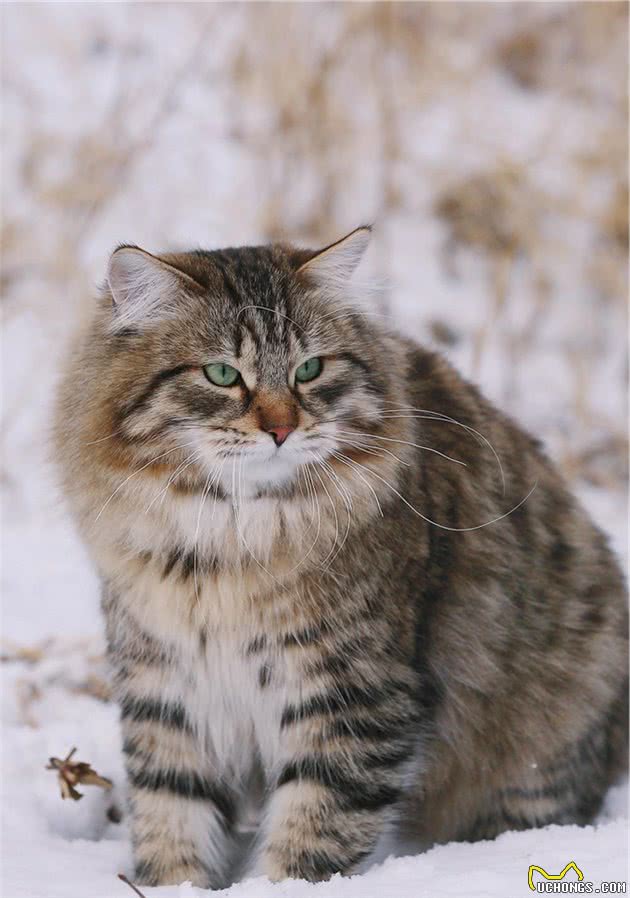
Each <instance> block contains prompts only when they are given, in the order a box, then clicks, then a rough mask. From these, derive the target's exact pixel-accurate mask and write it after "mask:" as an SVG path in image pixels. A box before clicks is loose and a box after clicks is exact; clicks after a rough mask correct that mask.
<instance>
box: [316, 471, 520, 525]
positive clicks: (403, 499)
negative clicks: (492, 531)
mask: <svg viewBox="0 0 630 898" xmlns="http://www.w3.org/2000/svg"><path fill="white" fill-rule="evenodd" d="M333 454H334V455H335V456H336V457H338V458H340V456H339V455H337V454H336V453H333ZM345 458H346V460H347V461H351V459H348V458H347V456H345ZM354 464H356V465H358V466H359V467H361V468H363V470H364V471H366V472H367V473H369V474H372V476H373V477H376V479H377V480H380V481H381V483H384V484H385V486H386V487H388V488H389V489H390V490H391V491H392V492H393V493H395V495H396V496H398V498H399V499H400V500H401V501H402V502H403V503H404V504H405V505H406V506H407V507H408V508H409V509H410V510H411V511H413V513H414V514H416V515H417V516H418V517H419V518H422V520H423V521H426V522H427V524H431V525H432V526H434V527H439V528H440V530H448V531H450V532H452V533H470V532H471V531H473V530H481V529H482V528H483V527H489V526H490V525H491V524H496V523H497V522H498V521H502V520H503V519H504V518H507V517H509V515H511V514H513V513H514V512H515V511H517V510H518V509H519V508H520V507H521V506H522V505H524V504H525V502H527V500H528V499H529V497H530V496H531V495H532V493H533V492H534V490H535V489H536V487H537V486H538V480H536V481H535V483H534V485H533V486H532V488H531V489H530V491H529V492H528V493H527V495H526V496H524V497H523V498H522V499H521V501H520V502H518V503H517V504H516V505H515V506H514V507H513V508H511V509H510V510H509V511H506V512H505V513H504V514H501V515H498V516H497V517H496V518H492V519H491V520H490V521H485V522H484V523H483V524H476V525H475V526H474V527H448V526H447V525H445V524H439V523H438V522H437V521H433V520H431V518H428V517H427V516H426V515H423V514H422V512H420V511H418V509H417V508H415V507H414V506H413V505H412V504H411V502H409V501H408V500H407V499H405V497H404V496H403V495H402V493H399V492H398V490H397V489H396V487H394V486H392V485H391V483H389V481H387V480H385V478H384V477H381V475H380V474H377V473H376V471H372V470H371V468H368V467H366V466H365V465H361V464H360V463H359V462H354Z"/></svg>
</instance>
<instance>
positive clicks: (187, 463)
mask: <svg viewBox="0 0 630 898" xmlns="http://www.w3.org/2000/svg"><path fill="white" fill-rule="evenodd" d="M198 459H199V453H198V452H193V453H192V454H191V455H189V456H187V458H185V459H184V461H183V462H182V463H181V465H179V466H178V467H177V468H175V470H174V471H173V473H172V474H171V476H170V477H169V478H168V480H167V482H166V486H165V487H163V488H162V489H161V490H160V491H159V493H158V494H157V495H156V496H155V497H154V498H153V499H151V501H150V502H149V504H148V505H147V507H146V508H145V510H144V513H145V514H148V512H149V511H151V508H152V507H153V505H154V504H155V503H156V502H157V501H158V499H160V498H162V499H164V496H166V493H167V492H168V488H169V486H170V485H171V484H172V483H173V482H174V480H175V478H176V477H177V475H178V474H181V473H182V472H183V471H185V470H187V469H188V468H189V467H190V466H191V465H194V463H195V462H196V461H197V460H198Z"/></svg>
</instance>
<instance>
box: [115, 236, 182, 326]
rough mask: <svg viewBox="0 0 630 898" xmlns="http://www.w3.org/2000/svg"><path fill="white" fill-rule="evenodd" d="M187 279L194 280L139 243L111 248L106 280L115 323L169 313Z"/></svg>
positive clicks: (162, 315) (165, 315)
mask: <svg viewBox="0 0 630 898" xmlns="http://www.w3.org/2000/svg"><path fill="white" fill-rule="evenodd" d="M186 281H190V282H191V283H194V282H192V279H191V278H189V277H188V276H187V275H185V274H183V273H182V272H179V271H177V269H176V268H173V267H172V266H171V265H168V264H167V263H166V262H162V260H161V259H158V258H156V257H155V256H152V255H151V254H150V253H147V252H145V251H144V250H142V249H139V248H138V247H135V246H121V247H119V248H118V249H116V250H114V252H113V253H112V255H111V258H110V260H109V265H108V268H107V284H108V286H109V289H110V292H111V294H112V299H113V300H114V311H115V317H114V327H115V328H116V329H118V328H121V327H126V326H128V325H130V324H137V323H139V322H141V321H149V320H155V319H156V318H158V317H159V318H163V317H168V316H169V314H172V313H173V311H174V309H175V308H176V306H177V298H178V295H179V294H180V293H181V288H182V287H183V286H184V283H185V282H186Z"/></svg>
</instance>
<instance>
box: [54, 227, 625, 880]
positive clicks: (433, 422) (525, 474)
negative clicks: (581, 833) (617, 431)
mask: <svg viewBox="0 0 630 898" xmlns="http://www.w3.org/2000/svg"><path fill="white" fill-rule="evenodd" d="M368 239H369V228H359V229H358V230H356V231H354V232H353V233H351V234H350V235H349V236H347V237H345V238H344V239H342V240H340V241H338V242H337V243H335V244H332V245H331V246H328V247H326V248H325V249H323V250H320V251H317V252H314V251H305V250H299V249H295V248H292V247H289V246H279V245H274V246H260V247H245V248H240V249H226V250H222V251H213V252H206V251H199V250H196V251H194V252H189V253H181V254H168V255H162V256H160V257H156V256H152V255H149V254H148V253H146V252H143V251H142V250H140V249H138V248H136V247H128V246H123V247H120V248H119V249H117V250H116V251H115V252H114V254H113V255H112V257H111V261H110V263H109V271H108V277H107V284H106V288H105V289H104V290H103V292H102V295H101V297H100V300H99V301H98V303H97V304H96V305H95V311H94V316H93V320H92V321H91V323H90V325H89V327H88V328H87V330H86V331H85V333H84V334H83V336H82V337H81V339H80V341H79V342H78V343H77V344H76V347H75V350H74V353H73V356H72V359H71V360H70V362H69V364H68V366H67V372H66V374H65V378H64V380H63V383H62V387H61V391H60V399H59V403H58V408H57V416H56V447H57V448H56V453H57V459H58V463H59V465H60V468H61V471H62V475H63V483H64V489H65V493H66V495H67V497H68V498H69V500H70V504H71V507H72V509H73V513H74V516H75V520H76V521H77V524H78V527H79V529H80V532H81V534H82V536H83V538H84V540H85V542H86V544H87V546H88V548H89V550H90V552H91V555H92V558H93V560H94V564H95V565H96V567H97V568H98V572H99V575H100V578H101V580H102V596H103V598H102V602H103V609H104V612H105V617H106V621H107V636H108V645H109V655H110V659H111V663H112V665H113V668H114V677H115V684H116V689H117V694H118V700H119V703H120V709H121V717H122V729H123V736H124V745H123V751H124V753H125V756H126V762H127V770H128V778H129V788H130V796H131V800H130V805H131V815H132V833H133V844H134V851H135V860H136V865H137V867H136V875H137V877H138V879H139V880H140V881H141V882H143V883H149V884H151V883H152V884H156V883H176V882H181V881H182V880H186V879H188V880H192V881H193V883H195V884H199V885H210V886H213V887H218V886H222V885H225V884H226V883H228V882H229V881H230V877H231V876H233V875H234V869H235V863H237V861H238V860H239V859H238V858H237V857H236V855H237V854H238V851H237V850H236V849H237V847H238V846H239V845H240V841H239V824H240V823H241V822H242V820H243V816H244V814H245V813H246V810H247V806H248V802H249V801H250V799H251V798H252V796H254V797H257V798H258V799H259V804H260V806H261V810H262V814H261V821H262V822H261V823H260V827H259V832H258V836H257V839H256V840H255V842H254V847H253V849H252V850H251V854H250V857H249V860H248V863H247V864H246V865H244V867H243V870H244V871H245V872H248V871H249V872H262V873H265V874H267V875H268V876H270V877H271V878H272V879H281V878H284V877H304V878H306V879H310V880H320V879H325V878H327V877H329V876H330V875H331V874H333V873H334V872H336V871H341V872H343V873H348V872H351V871H353V870H356V869H357V868H359V867H360V865H361V862H364V863H365V861H366V860H367V859H369V857H370V856H371V855H372V853H373V850H374V849H375V846H377V843H379V840H380V839H381V838H382V837H383V836H384V834H385V833H389V837H391V836H392V833H393V835H394V836H395V835H396V833H398V834H399V835H400V833H401V831H402V832H404V833H405V834H406V835H409V833H413V835H414V836H415V837H417V838H418V839H419V840H421V841H423V842H425V843H426V842H439V841H446V840H451V839H464V840H465V839H469V840H473V839H487V838H492V837H494V836H496V835H497V834H498V833H500V832H502V831H504V830H507V829H524V828H527V827H532V826H542V825H545V824H548V823H570V822H577V823H586V822H587V821H589V820H591V819H592V818H593V815H594V814H595V813H596V812H597V810H598V808H599V807H600V803H601V801H602V797H603V795H604V793H605V791H606V788H607V786H608V785H609V784H610V783H611V782H612V780H613V778H614V777H615V776H616V774H617V773H618V771H619V770H621V769H622V767H623V765H624V764H625V751H626V744H627V726H626V716H625V715H626V713H627V651H628V650H627V612H626V600H625V590H624V584H623V579H622V576H621V574H620V571H619V569H618V566H617V564H616V562H615V560H614V558H613V556H612V555H611V552H610V551H609V549H608V548H607V545H606V540H605V539H604V537H603V536H602V534H601V533H600V531H599V530H598V529H597V528H596V527H595V526H594V525H593V523H592V522H591V521H590V520H589V518H588V516H587V515H586V514H585V512H584V511H583V509H582V508H581V507H580V506H579V504H578V503H577V502H576V501H575V499H573V498H572V496H571V495H570V494H569V493H568V492H567V490H566V488H565V486H564V485H563V483H562V480H561V478H560V476H559V475H558V473H557V472H556V470H555V469H554V468H553V466H552V465H551V464H550V463H549V461H548V460H547V459H546V458H545V456H544V455H543V454H542V453H541V451H540V449H539V447H538V445H537V443H536V441H535V440H533V439H532V438H531V437H529V436H528V435H527V434H525V433H524V432H523V431H522V430H520V429H519V428H518V427H517V426H516V425H515V424H514V423H513V422H512V421H510V420H509V418H507V417H506V416H505V415H503V414H502V413H500V412H499V411H497V410H496V409H495V408H493V407H492V406H491V405H490V404H489V403H488V402H487V401H486V400H485V399H484V398H483V397H482V396H481V395H480V394H479V392H478V391H477V390H476V389H475V387H473V386H471V385H470V384H469V383H467V382H466V381H465V380H463V379H462V378H461V377H460V376H459V375H458V374H457V373H456V372H455V371H454V370H453V368H452V367H451V366H450V365H449V364H448V363H447V362H446V361H444V359H442V358H440V357H439V356H438V355H436V354H434V353H433V352H429V351H427V350H425V349H423V348H421V347H420V346H418V345H416V344H415V343H413V342H412V341H410V340H408V339H405V338H404V337H401V336H397V335H395V334H393V333H390V332H389V331H388V330H387V328H386V327H384V326H383V324H382V323H380V322H382V320H383V319H382V317H380V318H379V317H376V318H375V316H371V315H370V314H369V312H368V313H366V311H365V309H364V308H363V307H362V304H361V302H360V297H357V296H356V295H355V294H356V293H357V290H356V288H353V286H352V284H351V276H352V274H353V270H354V269H355V267H356V265H357V263H358V262H359V259H360V258H361V255H362V253H363V251H364V249H365V247H366V245H367V242H368ZM419 302H421V298H419ZM380 844H381V845H382V844H384V843H380Z"/></svg>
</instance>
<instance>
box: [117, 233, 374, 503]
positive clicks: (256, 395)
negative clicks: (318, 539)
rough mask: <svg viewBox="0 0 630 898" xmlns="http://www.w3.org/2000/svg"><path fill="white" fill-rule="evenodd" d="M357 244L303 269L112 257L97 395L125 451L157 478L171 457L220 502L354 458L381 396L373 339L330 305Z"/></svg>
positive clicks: (344, 309) (336, 303)
mask: <svg viewBox="0 0 630 898" xmlns="http://www.w3.org/2000/svg"><path fill="white" fill-rule="evenodd" d="M366 240H367V234H366V233H364V232H363V231H362V230H360V231H358V232H354V234H353V235H350V237H349V238H346V240H345V241H341V242H340V244H338V245H336V247H333V248H332V249H329V250H327V251H325V252H324V253H322V254H317V255H316V256H314V258H313V259H312V260H310V261H306V263H304V262H302V260H296V258H295V256H293V255H292V254H291V253H290V251H286V250H282V249H280V248H269V247H261V248H245V249H239V250H228V251H223V252H217V253H188V254H184V255H181V256H167V257H163V259H162V260H156V259H155V258H154V257H151V256H148V255H147V254H145V253H142V252H141V251H139V250H135V249H129V248H122V249H120V250H118V251H117V252H116V253H115V254H114V256H113V257H112V262H111V265H110V272H109V285H110V290H111V294H112V296H113V299H114V305H113V306H112V307H111V308H110V309H109V310H108V313H109V314H110V315H111V318H112V320H111V323H110V327H109V330H110V335H109V337H108V340H109V341H110V342H111V352H112V353H113V355H114V357H113V360H112V362H111V364H113V365H114V366H115V369H116V371H117V372H118V376H117V377H116V378H115V379H114V382H113V384H112V386H110V387H109V389H113V390H114V391H115V396H114V400H113V401H114V406H115V412H114V416H113V417H114V419H115V424H116V426H117V427H118V428H119V431H120V433H121V436H122V437H123V439H124V440H125V441H126V442H127V444H128V445H131V446H135V447H136V448H137V449H138V450H139V451H140V452H141V453H143V458H144V457H145V456H146V458H147V460H148V458H149V456H151V457H157V456H159V455H160V454H161V453H165V455H164V456H163V462H162V463H163V464H168V462H169V461H171V460H172V461H173V464H174V462H175V460H177V463H178V464H180V463H181V462H180V459H181V453H179V452H178V450H177V447H179V449H181V450H182V451H183V453H184V455H185V463H188V462H190V466H191V467H195V468H197V467H199V468H201V469H202V470H203V471H204V472H207V476H208V478H212V477H214V478H216V479H217V480H218V481H220V482H221V484H222V485H223V487H224V488H225V489H227V490H228V491H229V492H230V493H232V494H234V493H238V492H239V491H248V490H249V491H251V490H252V489H254V490H260V489H262V490H263V491H264V490H265V489H272V490H273V489H274V488H281V489H282V488H285V487H286V486H287V485H288V484H291V483H292V482H294V481H295V478H296V475H297V472H298V470H299V468H300V466H303V465H305V464H307V463H309V462H318V461H322V460H326V459H330V458H331V457H334V453H342V454H344V455H347V454H348V453H352V452H354V451H356V450H357V445H358V443H359V442H360V441H358V438H357V437H353V436H352V434H353V433H361V432H369V431H370V429H372V428H373V427H374V426H375V425H376V424H377V422H378V421H379V418H380V417H381V415H382V412H383V401H384V399H385V396H386V394H387V383H388V359H387V358H384V357H383V356H384V351H383V347H382V345H381V344H380V343H379V340H378V338H377V337H376V335H375V331H374V328H373V327H372V326H370V324H369V323H368V322H367V320H366V317H365V315H364V314H362V313H361V312H360V311H359V310H356V309H355V310H353V309H352V307H351V306H349V305H348V304H347V303H344V302H343V291H344V286H343V279H344V277H345V278H348V277H349V274H350V273H351V270H352V268H353V267H354V265H355V264H356V263H357V261H358V259H359V258H360V255H361V252H362V250H363V247H364V244H365V242H366ZM347 243H349V244H350V245H344V244H347ZM300 262H301V264H300ZM353 443H354V445H352V444H353ZM167 453H168V454H171V459H169V455H168V454H167Z"/></svg>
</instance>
